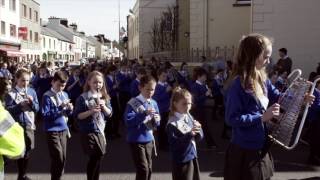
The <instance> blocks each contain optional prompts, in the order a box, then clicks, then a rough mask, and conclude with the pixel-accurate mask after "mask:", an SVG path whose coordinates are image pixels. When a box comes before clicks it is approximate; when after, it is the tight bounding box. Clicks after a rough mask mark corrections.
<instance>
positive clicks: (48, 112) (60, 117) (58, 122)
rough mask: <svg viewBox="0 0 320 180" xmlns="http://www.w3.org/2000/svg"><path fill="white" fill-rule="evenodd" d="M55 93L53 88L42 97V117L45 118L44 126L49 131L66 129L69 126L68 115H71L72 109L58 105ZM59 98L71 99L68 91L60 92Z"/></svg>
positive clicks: (63, 99) (62, 99)
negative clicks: (54, 100) (54, 96)
mask: <svg viewBox="0 0 320 180" xmlns="http://www.w3.org/2000/svg"><path fill="white" fill-rule="evenodd" d="M53 94H55V93H54V92H53V91H52V90H49V91H47V92H46V93H44V95H43V98H42V117H43V120H44V128H45V131H47V132H53V131H64V130H66V129H67V128H68V125H67V123H66V119H65V118H66V116H70V115H71V113H72V112H71V111H70V110H64V109H63V108H62V107H61V106H57V105H56V104H55V103H54V102H53V100H52V98H53V96H52V95H53ZM58 98H59V99H60V100H61V101H65V100H68V99H69V96H68V94H67V93H66V92H64V91H62V92H59V93H58Z"/></svg>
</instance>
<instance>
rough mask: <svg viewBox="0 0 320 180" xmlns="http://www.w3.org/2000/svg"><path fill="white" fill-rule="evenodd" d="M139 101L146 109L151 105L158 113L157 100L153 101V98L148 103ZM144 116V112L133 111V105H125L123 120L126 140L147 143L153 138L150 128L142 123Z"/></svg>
mask: <svg viewBox="0 0 320 180" xmlns="http://www.w3.org/2000/svg"><path fill="white" fill-rule="evenodd" d="M135 98H137V97H135ZM139 101H140V100H139ZM140 102H141V101H140ZM141 103H142V105H143V107H144V108H145V109H148V108H149V107H150V106H151V107H152V108H154V109H155V110H156V112H157V113H158V114H159V108H158V105H157V102H156V101H154V100H153V99H151V102H150V104H149V103H147V102H141ZM146 118H147V115H146V113H145V112H135V111H134V109H133V107H131V105H129V104H127V107H126V110H125V113H124V121H125V124H126V126H127V141H128V142H130V143H148V142H151V141H153V140H154V137H153V134H152V130H150V129H149V128H147V126H146V125H145V124H144V123H143V121H145V119H146ZM159 125H160V124H157V126H159Z"/></svg>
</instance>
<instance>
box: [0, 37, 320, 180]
mask: <svg viewBox="0 0 320 180" xmlns="http://www.w3.org/2000/svg"><path fill="white" fill-rule="evenodd" d="M271 45H272V44H271V42H270V41H269V40H268V39H267V38H266V37H264V36H261V35H249V36H247V37H246V38H244V39H243V40H241V42H240V47H239V52H238V56H237V59H236V65H235V66H234V67H235V69H232V63H231V62H227V63H225V65H224V66H223V68H219V69H213V71H212V69H210V68H203V67H195V68H194V69H193V73H192V75H193V78H190V71H188V69H187V67H188V66H187V64H186V63H182V64H181V67H180V69H176V68H175V67H174V66H173V65H172V64H170V63H169V62H166V63H162V62H158V61H156V60H155V59H153V60H152V61H146V62H144V61H139V62H138V61H135V60H132V61H122V62H120V61H109V62H103V63H97V62H93V63H89V64H85V65H81V66H76V67H71V68H70V67H69V66H65V67H62V68H60V69H54V68H51V67H52V65H51V64H49V65H48V64H47V63H43V64H41V65H37V64H33V65H29V66H27V68H29V69H31V71H29V70H27V69H25V68H23V65H17V64H16V65H13V66H14V67H11V66H10V68H8V64H7V63H2V64H1V71H0V76H3V77H5V78H7V79H11V80H12V82H13V85H12V88H11V90H10V91H9V92H8V93H7V95H6V98H5V107H6V109H7V110H8V111H9V112H10V113H11V115H12V116H13V118H14V119H15V120H16V121H17V122H18V123H19V124H20V125H21V126H22V127H23V129H24V134H25V145H26V153H25V155H24V156H23V157H22V158H20V159H19V160H18V172H19V173H18V180H25V179H30V178H29V177H28V176H27V166H28V160H29V158H30V153H31V151H32V149H33V148H34V131H35V129H36V126H35V125H36V122H35V121H36V120H42V121H43V122H44V129H45V132H46V135H47V144H48V151H49V154H50V159H51V170H50V172H51V179H52V180H60V179H61V177H62V175H63V172H64V167H65V163H66V154H67V153H66V152H67V141H68V138H70V137H71V134H72V132H77V131H78V132H79V133H80V134H81V143H82V148H83V151H84V152H85V154H86V155H87V156H88V159H89V160H88V163H87V179H88V180H97V179H99V173H100V163H101V160H102V158H103V156H104V154H105V153H106V141H107V140H108V139H112V138H118V137H120V136H121V135H120V129H119V124H120V121H122V120H123V121H124V124H125V127H126V130H127V135H126V140H127V143H128V145H129V147H130V151H131V155H132V159H133V162H134V166H135V168H136V179H137V180H150V179H151V174H152V158H153V157H152V156H153V154H154V155H157V148H156V147H155V146H156V144H158V145H159V149H161V150H167V149H169V150H170V152H171V154H172V178H173V179H174V180H198V179H200V168H199V163H198V156H197V148H196V141H198V140H201V139H202V138H204V139H205V141H206V145H207V148H209V149H212V148H215V147H217V143H216V141H215V140H214V137H213V135H212V134H211V131H210V129H209V125H208V119H207V118H206V117H205V116H204V113H203V109H204V108H205V107H206V105H207V104H206V103H207V102H208V100H210V99H214V100H215V108H214V109H213V110H214V112H215V111H216V110H217V109H218V108H219V109H220V110H221V112H224V106H225V111H226V116H225V121H226V123H225V126H224V131H223V137H227V136H228V133H227V131H228V129H229V128H231V129H232V137H231V144H230V146H229V148H228V150H227V153H226V164H225V179H246V180H247V179H268V178H270V177H271V176H272V172H273V164H272V158H271V155H270V154H269V153H268V152H267V153H265V154H263V156H261V154H260V152H261V150H262V149H263V147H264V145H265V142H266V137H265V135H266V132H265V126H264V124H265V123H264V122H267V121H270V120H271V119H272V117H274V116H277V115H278V114H279V108H280V107H279V105H278V104H276V103H275V104H274V102H275V101H273V98H275V97H277V96H279V94H280V92H281V90H283V86H284V84H285V80H286V78H287V74H286V72H283V73H282V74H281V75H279V74H277V73H276V72H273V73H270V75H269V76H270V80H271V81H269V80H268V78H267V74H266V73H265V70H264V69H265V66H266V65H267V64H268V61H269V58H270V54H271V50H272V49H271ZM219 67H220V66H219ZM8 69H10V71H9V70H8ZM11 74H13V75H14V76H12V75H11ZM228 78H229V81H228V82H227V85H226V86H224V85H225V84H226V80H227V79H228ZM275 87H276V88H278V90H277V89H276V88H275ZM319 89H320V87H319V85H318V86H317V89H316V91H315V92H314V96H315V103H314V104H313V105H312V107H311V108H310V113H309V116H308V117H309V118H308V119H309V121H310V124H311V126H310V127H312V128H311V129H310V134H312V137H316V135H317V133H319V129H320V128H319V124H320V121H319V119H318V117H320V116H319V112H320V110H319V107H320V99H319V98H320V93H319ZM279 90H280V91H279ZM307 99H308V100H309V101H310V102H311V101H313V96H312V95H310V97H309V98H307ZM269 102H270V103H269ZM268 104H269V106H268ZM270 105H271V106H270ZM155 131H157V133H158V136H157V137H158V138H159V139H158V140H159V141H158V143H156V142H155V136H154V134H155ZM310 145H311V153H310V158H311V160H312V161H315V159H316V160H319V159H320V155H319V152H320V150H319V143H318V141H317V140H316V138H312V139H311V140H310ZM242 159H245V161H242ZM256 160H257V162H258V164H256V165H254V166H251V165H252V163H253V161H256ZM319 162H320V161H319ZM261 164H264V165H265V166H264V168H260V165H261ZM262 175H263V176H262Z"/></svg>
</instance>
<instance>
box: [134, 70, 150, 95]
mask: <svg viewBox="0 0 320 180" xmlns="http://www.w3.org/2000/svg"><path fill="white" fill-rule="evenodd" d="M136 75H137V77H136V79H135V80H133V81H132V82H131V85H130V94H131V97H136V96H138V95H139V94H140V91H139V84H140V79H141V78H142V77H143V76H145V75H147V71H146V69H145V68H143V67H141V68H139V69H138V70H137V72H136Z"/></svg>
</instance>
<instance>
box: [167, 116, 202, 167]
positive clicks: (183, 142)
mask: <svg viewBox="0 0 320 180" xmlns="http://www.w3.org/2000/svg"><path fill="white" fill-rule="evenodd" d="M178 121H186V122H187V124H188V126H189V127H190V128H191V129H192V128H193V118H192V116H191V115H188V116H187V118H186V119H185V120H184V119H181V118H178V117H176V116H175V115H173V116H170V117H169V121H168V124H167V127H166V132H167V135H168V142H169V147H170V151H171V157H172V160H173V162H174V163H176V164H180V163H186V162H188V161H191V160H193V159H195V158H197V149H196V144H195V142H192V141H195V140H201V139H202V138H203V131H202V130H201V132H200V134H197V135H196V137H193V136H192V134H191V132H187V133H185V134H184V133H182V132H181V131H180V130H179V129H178V128H177V126H179V125H177V124H178V123H177V122H178Z"/></svg>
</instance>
